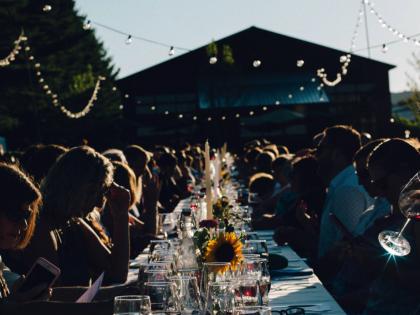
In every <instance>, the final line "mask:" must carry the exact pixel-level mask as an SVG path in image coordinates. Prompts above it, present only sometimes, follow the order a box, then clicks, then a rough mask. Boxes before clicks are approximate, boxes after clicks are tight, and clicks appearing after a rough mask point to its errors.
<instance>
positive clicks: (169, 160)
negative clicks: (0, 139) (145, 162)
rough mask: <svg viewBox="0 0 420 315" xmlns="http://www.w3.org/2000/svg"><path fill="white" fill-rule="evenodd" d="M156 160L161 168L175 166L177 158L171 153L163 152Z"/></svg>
mask: <svg viewBox="0 0 420 315" xmlns="http://www.w3.org/2000/svg"><path fill="white" fill-rule="evenodd" d="M156 162H157V164H158V165H159V167H160V168H175V167H176V164H177V159H176V157H175V156H174V155H173V154H171V153H163V154H162V155H161V156H160V157H159V159H158V160H157V161H156Z"/></svg>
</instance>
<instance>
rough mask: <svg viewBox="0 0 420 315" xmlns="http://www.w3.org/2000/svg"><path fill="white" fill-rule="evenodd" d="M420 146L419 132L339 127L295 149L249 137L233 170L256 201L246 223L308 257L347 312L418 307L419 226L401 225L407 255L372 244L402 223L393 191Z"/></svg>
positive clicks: (415, 165)
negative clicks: (369, 132) (413, 135)
mask: <svg viewBox="0 0 420 315" xmlns="http://www.w3.org/2000/svg"><path fill="white" fill-rule="evenodd" d="M419 149H420V146H419V142H418V140H417V139H398V138H389V139H388V138H383V139H371V137H370V136H366V135H363V134H360V133H359V132H358V131H357V130H355V129H353V128H352V127H350V126H343V125H338V126H333V127H329V128H326V129H325V130H324V131H323V132H322V133H320V134H318V135H316V136H315V137H314V138H313V146H312V147H311V148H305V149H302V150H299V151H297V152H295V153H291V152H289V151H288V150H287V148H285V147H283V146H275V145H273V144H272V143H270V142H268V141H266V140H264V139H263V140H261V141H252V142H250V143H248V144H247V145H246V146H245V148H244V150H245V151H244V154H243V156H242V159H241V160H240V162H241V163H240V167H241V171H242V174H243V176H244V178H247V179H248V183H249V188H250V193H251V194H252V196H253V198H254V199H255V205H254V210H255V212H254V214H253V216H254V218H253V222H254V227H255V228H257V229H275V230H276V233H275V240H276V242H277V243H278V244H279V245H282V244H289V245H290V246H291V247H292V248H293V249H294V250H295V251H296V252H297V253H298V254H299V255H300V256H301V257H306V258H307V259H308V262H309V264H310V265H311V266H312V267H313V268H314V270H315V272H316V274H317V275H318V277H319V278H320V279H321V280H322V282H323V283H324V285H325V286H326V287H327V288H328V290H329V291H330V293H331V294H332V295H333V296H334V297H335V299H336V300H337V301H338V302H339V303H340V304H341V306H342V307H343V309H344V310H345V311H346V313H348V314H366V315H367V314H369V315H373V314H375V315H376V314H377V315H379V314H381V315H384V314H420V307H419V306H420V303H419V300H418V293H417V289H416V288H417V282H418V280H419V277H420V268H419V267H418V266H419V263H420V260H419V256H418V255H419V254H420V224H419V223H418V222H416V221H413V222H412V223H411V224H409V225H408V226H407V228H406V229H405V231H404V236H405V237H406V238H407V239H408V240H409V242H410V244H411V252H410V254H409V255H407V256H405V257H397V256H391V255H390V254H387V252H386V251H385V250H384V249H383V248H382V247H381V245H380V243H379V242H378V235H379V233H380V232H381V231H384V230H392V231H399V230H400V228H401V227H402V226H403V224H404V222H405V220H406V218H405V217H404V215H403V214H402V213H401V211H400V209H399V202H398V201H399V195H400V192H401V190H402V188H403V187H404V186H405V185H406V184H407V183H408V182H409V180H410V179H411V178H412V177H413V176H414V175H415V174H416V173H418V172H419V170H420V153H419ZM417 189H419V191H420V187H417ZM256 196H257V197H256ZM417 196H420V194H417Z"/></svg>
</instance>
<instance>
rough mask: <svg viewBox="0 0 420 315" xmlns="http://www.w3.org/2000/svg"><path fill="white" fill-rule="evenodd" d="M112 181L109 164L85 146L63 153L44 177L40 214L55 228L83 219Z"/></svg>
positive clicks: (111, 168) (105, 159)
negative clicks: (51, 221) (53, 224)
mask: <svg viewBox="0 0 420 315" xmlns="http://www.w3.org/2000/svg"><path fill="white" fill-rule="evenodd" d="M112 181H113V166H112V164H111V162H110V161H109V160H108V159H107V158H106V157H104V156H103V155H101V154H100V153H98V152H96V151H95V150H94V149H92V148H90V147H88V146H81V147H75V148H72V149H71V150H69V151H68V152H66V153H65V154H63V155H62V156H61V157H60V158H59V159H58V160H57V162H56V163H55V164H54V166H53V167H52V168H51V170H50V171H49V172H48V175H47V177H46V178H45V180H44V182H43V184H42V187H41V191H42V193H43V197H44V206H43V208H42V212H41V215H42V216H44V215H45V216H47V217H49V218H50V219H52V220H53V221H54V223H56V224H57V225H60V224H62V223H65V222H66V221H68V220H69V219H71V218H75V217H84V216H86V214H87V213H89V212H90V211H92V209H93V208H94V207H95V206H96V205H98V203H99V201H100V200H101V198H102V199H103V197H104V195H105V193H106V191H107V190H108V189H109V187H110V186H111V184H112Z"/></svg>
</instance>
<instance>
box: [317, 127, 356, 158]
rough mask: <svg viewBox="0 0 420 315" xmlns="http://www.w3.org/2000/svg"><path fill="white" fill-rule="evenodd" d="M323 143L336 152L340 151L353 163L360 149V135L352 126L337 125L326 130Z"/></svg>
mask: <svg viewBox="0 0 420 315" xmlns="http://www.w3.org/2000/svg"><path fill="white" fill-rule="evenodd" d="M323 141H326V143H327V144H328V146H330V147H332V148H333V149H335V150H339V151H340V152H341V153H342V154H343V155H344V156H345V157H346V158H347V159H348V161H353V157H354V154H355V153H356V152H357V150H359V149H360V146H361V140H360V133H359V132H358V131H357V130H355V129H353V128H352V127H351V126H345V125H336V126H332V127H329V128H326V129H325V130H324V132H323Z"/></svg>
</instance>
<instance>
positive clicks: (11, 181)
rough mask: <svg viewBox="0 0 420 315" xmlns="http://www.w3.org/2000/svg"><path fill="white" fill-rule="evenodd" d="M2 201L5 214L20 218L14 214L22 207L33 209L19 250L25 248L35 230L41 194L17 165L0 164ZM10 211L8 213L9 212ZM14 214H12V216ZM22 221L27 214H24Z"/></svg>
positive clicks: (0, 197) (0, 198) (0, 196)
mask: <svg viewBox="0 0 420 315" xmlns="http://www.w3.org/2000/svg"><path fill="white" fill-rule="evenodd" d="M0 184H1V187H2V188H1V189H0V200H1V204H2V206H1V211H2V213H3V214H5V215H6V217H7V216H8V215H12V216H13V217H18V216H19V215H16V213H14V212H18V211H22V207H24V206H26V205H28V206H29V207H30V209H31V213H30V216H29V218H28V219H27V225H28V227H27V229H26V230H25V231H24V233H22V234H21V235H20V240H19V243H18V246H17V248H18V249H22V248H25V247H26V246H27V245H28V243H29V241H30V239H31V238H32V235H33V233H34V230H35V224H36V222H35V221H36V217H37V216H38V212H39V207H40V205H41V200H42V198H41V193H40V192H39V190H38V188H36V186H35V185H34V183H33V182H32V181H31V180H30V178H29V177H28V176H27V175H25V174H24V173H23V172H22V171H21V170H20V169H19V168H18V167H17V166H16V165H10V164H5V163H0ZM7 211H8V212H7ZM11 212H12V214H11ZM21 217H22V219H23V218H25V214H24V213H22V215H21Z"/></svg>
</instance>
